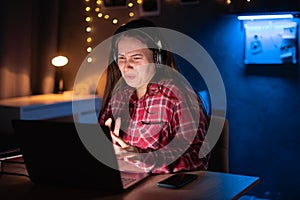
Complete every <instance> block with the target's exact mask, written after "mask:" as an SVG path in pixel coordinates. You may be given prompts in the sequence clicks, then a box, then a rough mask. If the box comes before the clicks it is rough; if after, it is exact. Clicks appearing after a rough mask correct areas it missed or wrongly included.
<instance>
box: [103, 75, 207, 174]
mask: <svg viewBox="0 0 300 200" xmlns="http://www.w3.org/2000/svg"><path fill="white" fill-rule="evenodd" d="M195 98H197V97H196V94H195ZM186 99H187V97H186V95H185V94H184V93H183V92H182V90H180V89H179V88H178V87H176V86H175V85H174V83H172V81H166V82H164V83H163V85H162V84H159V85H158V84H154V83H153V84H151V85H150V86H149V88H148V91H147V93H146V94H145V95H144V96H143V97H142V98H140V99H138V97H137V95H136V93H135V92H134V89H133V88H129V87H127V88H126V89H125V90H122V91H117V92H116V93H114V94H113V95H112V98H111V99H110V101H109V103H108V105H107V107H106V109H105V111H104V112H103V113H102V115H101V116H100V117H99V123H100V124H104V123H105V121H106V120H107V119H108V118H112V119H116V118H117V117H121V121H122V122H121V131H122V135H121V137H122V138H123V140H124V141H125V142H126V143H128V144H130V145H132V146H135V147H137V148H138V150H139V152H140V153H145V154H142V155H143V156H142V159H143V164H141V163H139V164H137V165H139V167H144V168H145V170H146V171H149V166H151V169H150V170H151V172H152V173H171V172H177V171H192V170H206V169H207V166H208V157H209V155H207V156H204V157H202V158H200V157H199V151H200V148H201V146H202V145H203V144H205V145H207V143H206V142H204V138H205V135H206V128H207V127H206V126H207V121H206V117H205V115H204V113H203V110H202V107H201V101H200V100H199V98H197V99H196V104H197V105H195V104H193V105H192V104H188V103H187V101H186ZM194 111H196V112H195V114H196V117H195V115H193V114H192V112H194ZM195 119H197V120H195ZM175 136H176V137H175ZM153 163H154V164H153Z"/></svg>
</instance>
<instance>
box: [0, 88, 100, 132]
mask: <svg viewBox="0 0 300 200" xmlns="http://www.w3.org/2000/svg"><path fill="white" fill-rule="evenodd" d="M91 103H95V108H96V112H98V111H99V109H100V103H101V99H100V97H98V96H94V95H82V96H73V95H72V92H71V91H70V92H64V93H63V94H42V95H33V96H25V97H16V98H8V99H3V100H0V124H1V127H0V133H1V134H2V133H4V134H11V133H13V128H12V125H11V120H12V119H29V120H38V119H53V118H61V117H66V116H72V115H73V114H74V115H75V116H76V117H77V120H78V121H79V122H89V121H91V120H92V118H95V116H94V115H95V109H94V110H91V109H89V108H90V107H91V106H90V105H91ZM73 104H76V106H77V107H78V109H76V113H74V112H73V109H72V106H73Z"/></svg>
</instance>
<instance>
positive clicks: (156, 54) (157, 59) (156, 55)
mask: <svg viewBox="0 0 300 200" xmlns="http://www.w3.org/2000/svg"><path fill="white" fill-rule="evenodd" d="M153 57H154V62H155V63H156V64H163V63H162V56H161V50H160V49H158V50H155V51H154V52H153Z"/></svg>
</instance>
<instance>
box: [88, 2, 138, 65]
mask: <svg viewBox="0 0 300 200" xmlns="http://www.w3.org/2000/svg"><path fill="white" fill-rule="evenodd" d="M83 1H84V2H85V3H86V5H85V8H84V9H85V14H86V15H85V22H86V23H88V24H87V26H86V28H85V33H86V34H87V35H86V42H87V47H86V52H87V53H90V52H91V51H92V49H93V47H92V46H93V38H94V37H95V36H93V35H91V34H95V33H96V30H95V29H94V28H93V26H94V23H95V22H93V20H94V19H93V15H95V19H99V20H100V19H103V20H109V19H111V21H110V22H111V23H112V24H113V25H117V24H119V23H120V20H119V19H118V17H116V16H113V12H112V11H110V9H107V8H106V7H105V6H104V3H103V0H93V1H91V0H83ZM127 2H128V3H127V9H128V17H129V18H132V17H134V16H135V15H136V13H135V10H136V9H135V7H136V6H141V4H142V3H143V0H129V1H127ZM91 11H94V13H93V12H91ZM122 21H123V22H122V23H124V21H127V20H126V19H122ZM88 61H90V62H92V58H90V60H89V59H88Z"/></svg>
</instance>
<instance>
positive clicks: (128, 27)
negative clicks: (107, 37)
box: [112, 20, 164, 64]
mask: <svg viewBox="0 0 300 200" xmlns="http://www.w3.org/2000/svg"><path fill="white" fill-rule="evenodd" d="M143 27H144V28H145V27H155V26H154V24H152V22H149V21H146V20H136V21H131V22H128V23H127V24H125V25H123V26H121V27H120V28H119V29H117V31H116V32H115V33H114V35H117V34H120V33H122V32H125V31H132V32H133V33H134V34H133V36H134V35H135V34H139V35H141V36H142V37H144V38H147V39H148V40H149V41H150V42H151V43H153V44H154V45H151V47H149V49H150V50H151V51H152V52H153V60H154V63H156V64H164V60H163V56H162V51H163V50H162V42H161V41H160V40H159V39H158V40H157V41H156V40H155V39H154V38H153V37H152V36H151V35H150V34H148V33H146V32H145V31H143V30H141V29H139V28H143ZM119 37H120V36H117V37H116V38H114V39H113V42H112V50H113V58H114V61H115V62H116V63H117V58H118V55H117V50H116V46H115V45H116V41H117V38H119ZM152 46H154V47H152Z"/></svg>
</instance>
